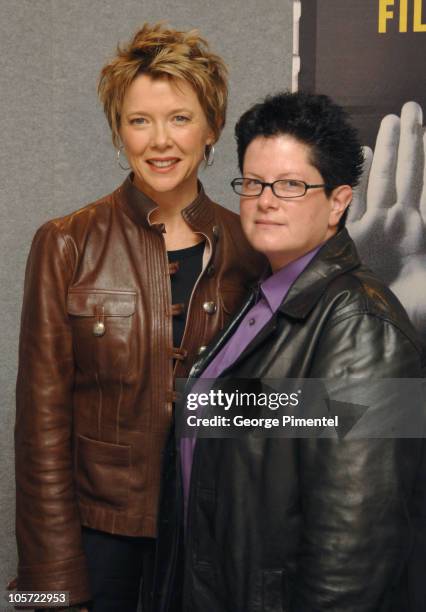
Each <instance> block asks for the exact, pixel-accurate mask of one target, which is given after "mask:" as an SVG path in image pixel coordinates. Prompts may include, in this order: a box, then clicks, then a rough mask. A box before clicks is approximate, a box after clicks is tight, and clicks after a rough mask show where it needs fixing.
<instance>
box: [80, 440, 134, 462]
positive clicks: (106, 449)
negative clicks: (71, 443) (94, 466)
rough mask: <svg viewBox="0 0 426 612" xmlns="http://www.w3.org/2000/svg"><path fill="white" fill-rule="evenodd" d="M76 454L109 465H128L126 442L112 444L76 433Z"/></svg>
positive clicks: (128, 447) (128, 448)
mask: <svg viewBox="0 0 426 612" xmlns="http://www.w3.org/2000/svg"><path fill="white" fill-rule="evenodd" d="M77 444H78V455H79V457H80V458H82V459H85V460H86V461H90V462H93V463H99V464H105V465H109V466H127V467H128V466H129V465H130V446H129V445H128V444H113V443H111V442H101V441H100V440H93V439H92V438H86V436H82V435H81V434H78V435H77Z"/></svg>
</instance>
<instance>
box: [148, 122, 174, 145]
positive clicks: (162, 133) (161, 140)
mask: <svg viewBox="0 0 426 612" xmlns="http://www.w3.org/2000/svg"><path fill="white" fill-rule="evenodd" d="M152 144H153V146H155V147H158V148H164V147H167V146H168V145H169V144H170V135H169V132H168V129H167V125H165V124H164V123H157V124H156V125H155V126H154V130H153V134H152Z"/></svg>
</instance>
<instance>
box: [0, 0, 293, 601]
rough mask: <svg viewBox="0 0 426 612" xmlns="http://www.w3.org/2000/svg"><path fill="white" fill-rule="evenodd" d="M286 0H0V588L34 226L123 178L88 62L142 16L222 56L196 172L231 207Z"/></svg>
mask: <svg viewBox="0 0 426 612" xmlns="http://www.w3.org/2000/svg"><path fill="white" fill-rule="evenodd" d="M208 4H210V6H209V5H208ZM291 4H292V1H291V0H265V1H264V2H259V0H238V1H236V0H234V1H233V0H215V1H214V2H211V3H207V2H200V1H197V0H162V1H161V2H160V1H159V0H150V1H148V0H139V1H137V0H0V58H1V71H0V134H1V136H2V143H1V147H0V185H1V191H0V221H1V229H2V240H1V256H0V273H1V312H2V317H1V325H2V327H1V339H2V345H1V351H0V377H1V379H0V380H1V392H2V393H1V397H2V406H1V411H0V418H1V424H0V436H1V438H0V448H1V451H2V457H1V459H2V460H1V462H0V470H1V472H0V483H1V485H0V486H1V487H2V489H1V498H0V499H1V516H0V524H1V525H2V529H3V533H2V534H1V535H2V537H1V542H2V547H1V551H0V557H1V558H0V593H1V591H2V588H3V585H4V584H5V582H6V580H8V579H10V578H12V577H13V576H14V575H15V568H16V552H15V541H14V489H13V442H12V438H13V421H14V383H15V376H16V361H17V341H18V327H19V310H20V303H21V299H22V281H23V274H24V266H25V260H26V256H27V253H28V249H29V245H30V241H31V238H32V235H33V234H34V231H35V230H36V228H37V227H38V226H39V225H40V224H41V223H43V222H44V221H46V220H48V219H49V218H51V217H57V216H60V215H63V214H65V213H68V212H70V211H72V210H73V209H76V208H78V207H80V206H82V205H84V204H85V203H87V202H89V201H92V200H94V199H96V198H98V197H99V196H101V195H103V194H106V193H108V192H110V191H111V190H112V189H114V188H115V187H116V186H117V185H118V184H119V183H120V182H121V181H122V180H123V178H124V173H123V172H122V171H120V170H119V169H118V168H117V167H116V164H115V152H114V149H113V147H112V145H111V143H110V134H109V131H108V127H107V124H106V121H105V119H104V117H103V115H102V112H101V109H100V107H99V104H98V103H97V99H96V80H97V76H98V72H99V69H100V67H101V66H102V65H103V63H105V61H106V60H107V59H108V58H109V57H110V56H111V55H112V54H113V53H114V49H115V46H116V44H117V42H118V41H120V40H126V39H127V38H128V37H129V35H130V34H131V33H132V32H133V31H134V30H135V29H137V27H138V26H139V25H141V24H142V23H143V22H144V21H156V20H160V19H162V20H166V21H168V22H169V23H171V24H172V25H174V26H175V27H178V28H184V29H187V28H189V27H197V28H199V29H200V30H201V32H202V33H203V34H204V35H205V37H206V38H207V39H208V40H209V41H210V43H211V45H212V47H213V48H214V49H215V50H216V51H217V52H218V53H220V54H221V55H222V56H223V57H224V59H225V61H226V62H227V63H228V65H229V68H230V85H231V88H230V89H231V91H230V107H229V115H228V124H227V127H226V129H225V132H224V134H223V136H222V138H221V141H220V143H219V145H218V146H217V148H216V161H215V164H214V166H213V167H212V168H210V169H208V171H206V172H205V173H203V176H202V180H203V182H204V184H205V186H206V188H207V192H208V193H209V195H210V196H211V197H213V198H214V199H216V200H218V201H219V202H221V203H223V204H224V205H226V206H228V207H229V208H234V209H235V208H236V207H237V198H236V197H234V196H233V194H232V192H231V191H230V188H229V186H228V185H229V181H230V179H231V178H232V176H233V175H234V174H235V171H236V163H235V147H234V143H233V125H234V123H235V121H236V119H237V118H238V116H239V115H240V114H241V112H242V111H244V110H245V109H246V108H247V107H248V106H249V105H250V104H251V103H253V102H255V101H257V100H258V99H259V98H260V97H262V95H263V94H264V93H266V92H271V91H275V90H278V89H283V88H289V87H290V85H291V53H292V7H291ZM0 606H1V604H0Z"/></svg>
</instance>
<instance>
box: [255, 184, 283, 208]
mask: <svg viewBox="0 0 426 612" xmlns="http://www.w3.org/2000/svg"><path fill="white" fill-rule="evenodd" d="M257 206H258V208H260V209H261V210H267V209H269V208H278V206H279V201H278V198H277V197H276V195H275V194H274V192H273V191H272V187H271V186H270V185H265V186H264V188H263V191H262V193H261V194H260V196H258V198H257Z"/></svg>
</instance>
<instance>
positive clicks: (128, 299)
mask: <svg viewBox="0 0 426 612" xmlns="http://www.w3.org/2000/svg"><path fill="white" fill-rule="evenodd" d="M135 305H136V292H135V291H121V290H120V291H118V290H117V291H103V290H102V289H96V290H95V289H92V290H86V289H84V290H83V289H71V290H70V291H69V293H68V298H67V310H68V314H70V315H73V316H78V317H94V316H96V314H97V313H99V312H102V311H103V314H104V315H105V316H106V317H130V316H131V315H132V314H133V313H134V312H135Z"/></svg>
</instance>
